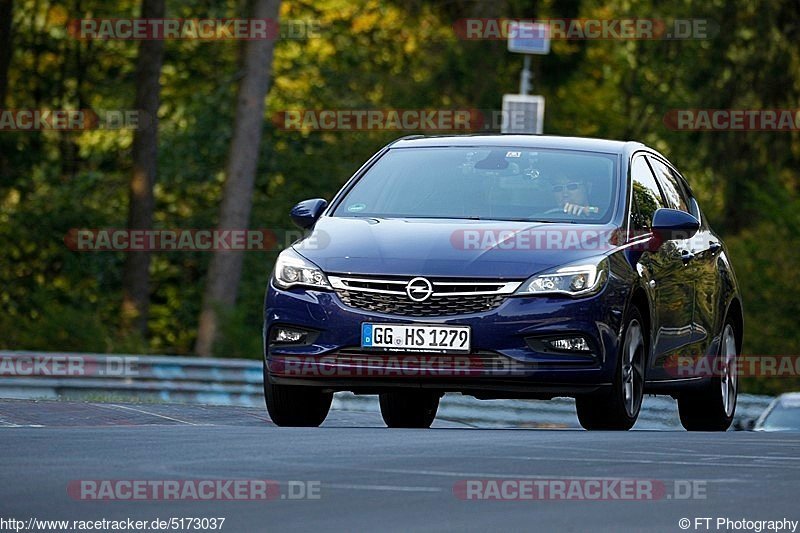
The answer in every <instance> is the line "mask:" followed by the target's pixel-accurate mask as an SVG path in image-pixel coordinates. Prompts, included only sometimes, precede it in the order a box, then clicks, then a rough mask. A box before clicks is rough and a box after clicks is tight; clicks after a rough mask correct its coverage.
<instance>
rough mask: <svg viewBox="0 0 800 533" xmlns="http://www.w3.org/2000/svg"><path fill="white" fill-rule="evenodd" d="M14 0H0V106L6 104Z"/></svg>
mask: <svg viewBox="0 0 800 533" xmlns="http://www.w3.org/2000/svg"><path fill="white" fill-rule="evenodd" d="M13 12H14V0H0V108H3V107H4V106H5V105H6V93H7V92H8V67H9V66H10V65H11V44H12V39H11V37H12V35H11V19H12V15H13Z"/></svg>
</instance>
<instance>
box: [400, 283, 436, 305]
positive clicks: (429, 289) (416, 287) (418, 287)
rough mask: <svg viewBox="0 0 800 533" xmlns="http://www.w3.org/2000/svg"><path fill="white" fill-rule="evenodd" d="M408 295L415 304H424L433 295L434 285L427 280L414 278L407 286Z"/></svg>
mask: <svg viewBox="0 0 800 533" xmlns="http://www.w3.org/2000/svg"><path fill="white" fill-rule="evenodd" d="M406 294H407V295H408V297H409V298H411V299H412V300H414V301H415V302H424V301H425V300H427V299H428V298H430V297H431V294H433V285H431V282H430V281H428V280H427V279H425V278H414V279H412V280H411V281H409V282H408V285H406Z"/></svg>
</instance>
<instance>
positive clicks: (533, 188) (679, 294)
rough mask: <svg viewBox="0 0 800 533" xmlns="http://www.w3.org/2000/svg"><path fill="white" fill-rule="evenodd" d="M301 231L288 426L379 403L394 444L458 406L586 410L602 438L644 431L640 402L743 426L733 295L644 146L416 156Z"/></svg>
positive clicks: (500, 148) (576, 141)
mask: <svg viewBox="0 0 800 533" xmlns="http://www.w3.org/2000/svg"><path fill="white" fill-rule="evenodd" d="M291 218H292V220H293V221H294V222H295V223H296V224H297V225H299V226H300V227H302V228H304V229H306V230H307V232H306V234H305V237H304V238H303V239H301V240H299V241H298V242H296V243H294V245H292V246H291V247H289V248H287V249H286V250H284V251H283V252H281V254H280V255H279V257H278V259H277V261H276V264H275V268H274V271H273V273H272V275H271V276H270V281H269V286H268V287H267V292H266V298H265V304H264V358H265V359H264V389H265V397H266V404H267V408H268V411H269V414H270V416H271V418H272V420H273V421H274V422H275V423H276V424H278V425H281V426H318V425H319V424H321V423H322V422H323V420H324V419H325V417H326V416H327V413H328V411H329V409H330V405H331V401H332V396H333V393H334V392H337V391H352V392H353V393H356V394H378V395H379V397H380V409H381V414H382V416H383V419H384V421H385V422H386V424H387V425H388V426H389V427H413V428H427V427H429V426H430V425H431V423H432V422H433V420H434V418H435V416H436V412H437V410H438V406H439V400H440V398H441V397H442V396H443V395H444V393H446V392H458V393H462V394H466V395H471V396H474V397H476V398H478V399H498V398H523V399H551V398H554V397H557V396H568V397H574V398H575V399H576V406H577V412H578V418H579V420H580V423H581V425H582V426H583V427H584V428H586V429H591V430H595V429H606V430H627V429H630V428H631V427H632V426H633V425H634V423H635V422H636V419H637V417H638V415H639V410H640V408H641V403H642V396H643V394H645V393H647V394H666V395H671V396H673V397H674V398H676V399H677V400H678V409H679V413H680V419H681V422H682V424H683V426H684V427H685V428H686V429H688V430H705V431H723V430H726V429H727V428H728V427H729V426H730V424H731V421H732V419H733V415H734V411H735V408H736V395H737V389H738V374H737V372H736V357H737V354H738V353H740V350H741V346H742V331H743V328H742V303H741V297H740V294H739V289H738V285H737V282H736V276H735V275H734V271H733V267H732V265H731V262H730V259H729V257H728V253H727V251H726V248H725V246H724V244H723V243H722V240H721V239H720V238H719V236H718V235H717V234H715V233H714V231H713V230H712V229H711V228H710V227H709V225H708V221H707V220H706V219H705V217H704V216H703V214H702V212H701V210H700V207H699V205H698V203H697V201H696V200H695V198H694V195H693V194H692V191H691V189H690V187H689V185H688V183H687V182H686V180H685V179H684V178H683V176H682V175H681V174H680V172H679V171H678V170H677V169H676V167H675V166H674V165H672V164H671V163H670V162H669V161H668V160H667V159H666V158H665V157H664V156H662V155H661V154H659V153H658V152H656V151H655V150H653V149H651V148H648V147H647V146H645V145H643V144H641V143H637V142H619V141H610V140H600V139H586V138H569V137H554V136H533V135H475V136H441V137H424V136H412V137H405V138H402V139H399V140H397V141H395V142H393V143H391V144H389V145H387V146H385V147H384V148H382V149H381V150H380V151H379V152H377V153H376V154H375V155H374V156H372V158H370V159H369V160H368V161H367V162H366V163H365V164H364V165H363V166H362V167H361V168H360V169H359V170H358V171H357V172H356V173H355V175H353V177H352V178H351V179H350V180H349V181H348V182H347V183H346V184H345V185H344V187H343V188H342V189H341V190H340V191H339V193H338V194H336V196H335V197H334V198H333V199H332V200H331V201H330V203H328V202H327V201H326V200H323V199H313V200H306V201H303V202H300V203H299V204H297V206H295V207H294V209H293V210H292V212H291ZM709 361H710V362H711V363H710V364H708V362H709ZM699 362H703V363H704V364H698V363H699ZM709 369H710V371H709Z"/></svg>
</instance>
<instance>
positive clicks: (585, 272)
mask: <svg viewBox="0 0 800 533" xmlns="http://www.w3.org/2000/svg"><path fill="white" fill-rule="evenodd" d="M606 280H608V259H607V258H605V257H598V258H596V259H594V260H588V261H581V262H580V263H573V264H569V265H565V266H562V267H558V268H555V269H553V270H549V271H547V272H542V273H541V274H536V275H535V276H533V277H531V278H530V279H528V280H527V281H526V282H525V283H523V284H522V285H521V286H520V288H519V289H517V292H516V293H515V294H529V295H530V294H568V295H570V296H588V295H590V294H596V293H598V292H600V290H601V289H602V288H603V286H604V285H605V283H606Z"/></svg>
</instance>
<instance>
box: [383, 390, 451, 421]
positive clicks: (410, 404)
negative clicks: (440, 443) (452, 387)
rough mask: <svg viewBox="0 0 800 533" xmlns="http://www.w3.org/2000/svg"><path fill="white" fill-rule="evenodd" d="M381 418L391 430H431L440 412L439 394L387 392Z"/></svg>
mask: <svg viewBox="0 0 800 533" xmlns="http://www.w3.org/2000/svg"><path fill="white" fill-rule="evenodd" d="M380 404H381V416H382V417H383V421H384V422H385V423H386V425H387V426H389V427H390V428H429V427H431V424H433V419H434V418H436V411H438V410H439V394H438V393H435V392H424V391H422V392H421V391H398V392H385V393H382V394H381V395H380Z"/></svg>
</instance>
